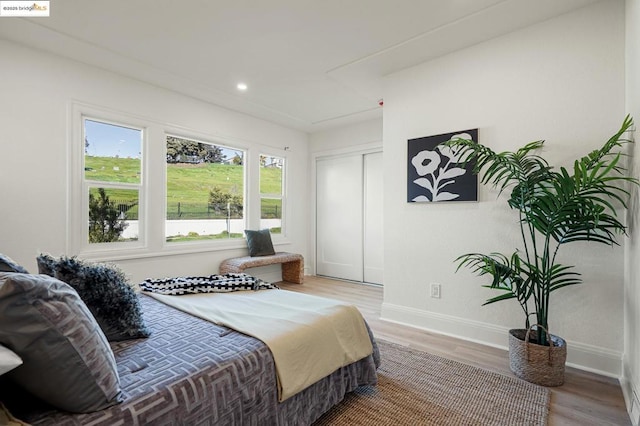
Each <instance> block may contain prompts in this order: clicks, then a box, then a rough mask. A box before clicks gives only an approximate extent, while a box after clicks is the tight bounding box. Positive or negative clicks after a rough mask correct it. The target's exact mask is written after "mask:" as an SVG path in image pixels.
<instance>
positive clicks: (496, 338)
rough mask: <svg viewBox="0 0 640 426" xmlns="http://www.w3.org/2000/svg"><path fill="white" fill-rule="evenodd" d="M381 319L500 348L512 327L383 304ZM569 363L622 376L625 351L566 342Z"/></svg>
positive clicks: (504, 343)
mask: <svg viewBox="0 0 640 426" xmlns="http://www.w3.org/2000/svg"><path fill="white" fill-rule="evenodd" d="M381 319H382V320H384V321H390V322H395V323H399V324H403V325H407V326H410V327H415V328H420V329H423V330H426V331H429V332H433V333H438V334H443V335H446V336H451V337H455V338H458V339H463V340H467V341H471V342H475V343H480V344H483V345H488V346H493V347H496V348H500V349H505V350H506V349H508V342H509V338H508V333H509V328H506V327H501V326H496V325H492V324H487V323H483V322H480V321H473V320H468V319H464V318H459V317H454V316H451V315H445V314H439V313H434V312H428V311H423V310H420V309H415V308H409V307H405V306H399V305H393V304H390V303H383V304H382V314H381ZM567 365H568V366H570V367H575V368H578V369H580V370H586V371H590V372H593V373H596V374H601V375H603V376H607V377H614V378H617V379H618V378H620V377H621V375H622V353H621V352H617V351H612V350H610V349H606V348H600V347H596V346H591V345H586V344H583V343H577V342H572V341H570V340H568V341H567Z"/></svg>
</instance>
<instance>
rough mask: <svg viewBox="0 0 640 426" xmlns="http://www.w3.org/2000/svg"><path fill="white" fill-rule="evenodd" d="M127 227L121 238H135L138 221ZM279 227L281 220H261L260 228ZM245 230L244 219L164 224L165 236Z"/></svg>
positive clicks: (173, 221)
mask: <svg viewBox="0 0 640 426" xmlns="http://www.w3.org/2000/svg"><path fill="white" fill-rule="evenodd" d="M127 223H128V224H129V226H127V228H126V229H125V230H124V232H123V233H122V237H123V238H135V237H137V236H138V232H139V230H138V228H139V227H138V221H137V220H128V221H127ZM280 225H281V219H261V220H260V227H261V228H273V227H279V226H280ZM244 230H245V223H244V219H230V220H227V219H196V220H167V221H166V222H165V235H167V236H174V235H188V234H189V232H196V233H197V234H198V235H217V234H220V233H221V232H224V231H228V232H229V233H232V234H242V233H243V232H244Z"/></svg>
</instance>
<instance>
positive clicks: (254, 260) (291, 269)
mask: <svg viewBox="0 0 640 426" xmlns="http://www.w3.org/2000/svg"><path fill="white" fill-rule="evenodd" d="M278 263H280V264H282V280H283V281H288V282H292V283H296V284H302V281H303V280H304V257H302V255H301V254H297V253H287V252H283V251H282V252H278V253H276V254H272V255H269V256H256V257H251V256H244V257H233V258H231V259H226V260H223V261H222V263H220V268H219V271H220V273H221V274H228V273H234V272H235V273H241V272H244V270H245V269H247V268H257V267H259V266H267V265H275V264H278Z"/></svg>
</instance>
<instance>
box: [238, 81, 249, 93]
mask: <svg viewBox="0 0 640 426" xmlns="http://www.w3.org/2000/svg"><path fill="white" fill-rule="evenodd" d="M236 87H237V88H238V90H239V91H241V92H244V91H245V90H247V85H246V84H245V83H238V85H237V86H236Z"/></svg>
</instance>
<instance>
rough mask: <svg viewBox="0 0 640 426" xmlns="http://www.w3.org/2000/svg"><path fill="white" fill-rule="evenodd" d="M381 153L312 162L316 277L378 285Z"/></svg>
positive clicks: (380, 245) (379, 271)
mask: <svg viewBox="0 0 640 426" xmlns="http://www.w3.org/2000/svg"><path fill="white" fill-rule="evenodd" d="M382 184H383V182H382V153H372V154H364V155H363V154H352V155H347V156H342V157H333V158H324V159H318V160H317V162H316V244H317V246H316V252H317V255H316V269H317V270H316V273H317V274H318V275H324V276H328V277H333V278H341V279H345V280H352V281H359V282H368V283H375V284H382V272H383V232H382V226H383V225H382V209H383V205H382Z"/></svg>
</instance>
